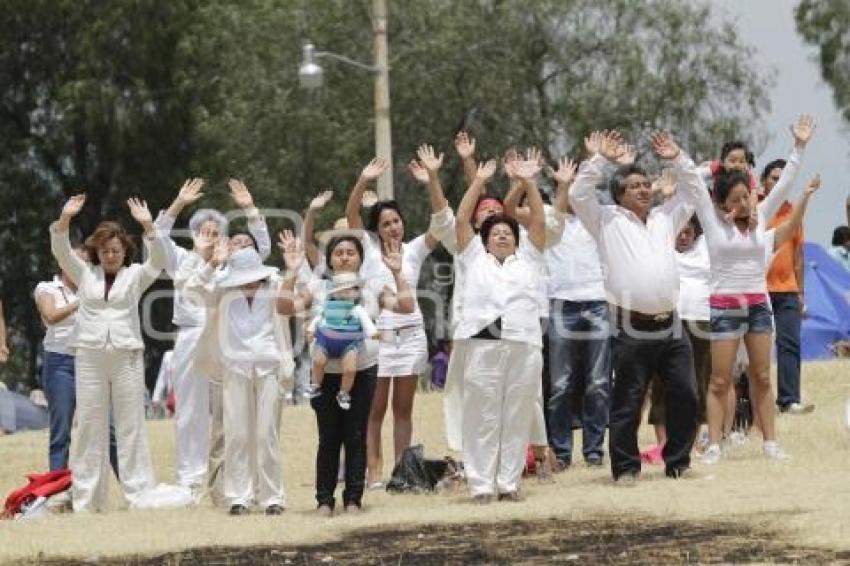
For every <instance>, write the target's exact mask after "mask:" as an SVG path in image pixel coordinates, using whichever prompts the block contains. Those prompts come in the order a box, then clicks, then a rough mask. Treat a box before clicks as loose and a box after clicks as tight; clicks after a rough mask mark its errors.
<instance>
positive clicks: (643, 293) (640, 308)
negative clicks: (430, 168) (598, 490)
mask: <svg viewBox="0 0 850 566" xmlns="http://www.w3.org/2000/svg"><path fill="white" fill-rule="evenodd" d="M651 141H652V146H653V149H654V150H655V152H656V154H657V155H658V156H659V157H660V158H661V159H664V160H667V161H668V162H670V165H671V166H672V168H673V170H674V174H675V176H676V178H677V180H678V183H677V184H678V187H677V188H678V189H679V190H677V191H676V193H675V194H674V195H673V196H672V197H671V198H670V199H668V200H667V201H666V202H665V203H664V204H662V205H660V206H657V207H654V208H653V207H652V183H651V182H650V181H649V177H648V175H647V173H646V172H645V171H644V170H643V169H641V168H640V167H637V166H635V165H634V164H633V163H629V162H630V161H632V159H630V158H629V151H628V149H627V147H626V145H625V144H624V142H623V140H622V137H621V136H620V134H619V133H618V132H607V133H605V134H600V133H594V134H592V135H591V136H590V137H589V138H587V139H586V140H585V145H586V148H587V150H588V152H589V153H590V154H591V155H592V157H591V159H590V160H589V161H587V162H585V163H584V164H583V165H582V166H581V168H580V170H579V173H578V176H577V177H576V180H575V183H574V184H573V187H572V190H571V191H570V204H571V205H572V207H573V210H574V211H575V214H576V216H577V217H578V218H579V220H580V221H581V223H582V224H583V225H584V227H585V228H586V229H587V231H588V232H589V233H590V235H591V236H592V237H593V239H594V240H595V241H596V244H597V246H598V249H599V257H600V260H601V261H602V263H603V265H604V266H605V268H606V272H607V277H606V278H605V290H606V293H607V295H608V297H609V299H610V301H611V302H612V303H613V305H614V306H613V307H612V308H614V309H615V312H616V313H617V327H616V329H615V330H614V332H613V335H614V336H613V340H614V346H613V347H614V360H615V361H614V364H613V365H614V389H613V392H612V400H611V412H610V418H609V455H610V458H611V471H612V474H613V476H614V480H615V481H624V482H628V483H632V482H634V481H635V480H636V479H637V478H638V476H639V474H640V452H639V450H638V442H637V430H638V426H639V423H640V413H641V407H642V405H643V400H644V397H645V395H646V389H647V386H648V384H649V380H650V379H651V378H652V376H653V375H654V374H657V375H658V376H659V377H660V378H661V380H662V382H663V383H664V386H665V395H666V399H665V401H666V406H667V414H666V421H667V422H666V425H667V430H668V441H667V443H666V444H665V445H664V450H663V452H662V455H663V457H664V463H665V467H666V470H665V471H666V474H667V476H668V477H673V478H678V477H681V475H682V474H683V473H684V472H685V471H686V470H687V469H688V468H689V467H690V452H691V448H692V446H693V442H694V437H695V436H696V424H697V391H696V378H695V376H694V362H693V355H692V351H691V345H690V342H689V341H688V338H687V336H686V335H685V334H684V332H683V331H682V328H681V322H680V321H679V317H678V315H677V314H676V300H677V296H678V291H679V275H678V271H677V267H676V256H675V247H674V242H675V240H676V236H677V235H678V233H679V231H681V229H682V228H683V227H684V226H685V224H686V223H687V221H688V219H689V218H690V217H691V215H692V213H693V209H692V208H691V207H690V206H689V203H688V201H687V200H686V199H687V198H688V197H689V196H690V193H691V192H692V190H693V188H692V187H689V188H690V190H685V185H692V186H697V185H699V186H700V187H702V190H705V188H704V186H703V185H702V181H701V179H700V176H699V173H698V171H697V169H696V167H695V166H694V164H693V162H692V161H691V160H690V159H689V158H688V157H687V156H686V155H684V153H683V152H681V151H680V150H679V148H678V146H676V144H675V143H673V141H672V139H671V138H670V137H669V134H666V133H659V134H655V135H654V136H653V137H652V140H651ZM609 165H619V168H618V169H617V170H616V171H615V172H614V176H613V178H612V179H611V181H610V183H609V188H610V190H611V195H612V197H613V199H614V202H615V203H617V204H615V205H601V204H599V201H598V200H597V197H596V186H597V185H598V184H599V183H600V182H601V181H602V180H603V178H604V176H605V173H606V168H608V166H609Z"/></svg>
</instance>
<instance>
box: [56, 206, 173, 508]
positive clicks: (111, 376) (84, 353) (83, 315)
mask: <svg viewBox="0 0 850 566" xmlns="http://www.w3.org/2000/svg"><path fill="white" fill-rule="evenodd" d="M85 200H86V197H85V195H84V194H79V195H75V196H73V197H71V198H70V199H69V200H68V202H67V203H66V204H65V206H64V207H63V209H62V214H61V215H60V217H59V220H58V221H56V222H54V223H53V224H52V225H51V226H50V245H51V249H52V251H53V255H54V257H55V258H56V260H57V261H58V262H59V266H60V267H61V268H62V270H63V271H65V272H66V273H68V275H69V276H70V277H71V278H72V279H73V280H74V281H75V282H76V283H77V296H78V299H79V307H78V309H77V316H76V321H75V322H74V330H73V333H72V337H71V340H70V342H69V346H70V347H71V348H72V349H74V351H75V354H76V358H75V370H76V390H77V391H76V393H77V422H78V426H77V429H76V433H75V438H74V441H73V442H72V443H71V445H72V449H71V464H70V468H71V471H72V473H73V476H74V485H73V489H72V498H73V504H74V510H75V511H90V510H94V511H99V510H102V509H104V507H105V506H106V502H107V499H108V489H107V488H108V484H107V475H108V474H107V473H106V470H107V469H108V466H109V410H110V406H111V407H112V414H113V418H114V419H115V429H116V436H117V444H118V462H119V470H120V480H121V485H122V487H123V488H124V496H125V497H126V499H127V501H128V502H129V503H130V505H133V504H134V503H136V502H138V499H139V496H140V495H141V494H142V493H143V492H144V491H145V490H146V489H149V488H151V487H153V485H154V477H153V468H152V466H151V460H150V450H149V448H148V440H147V433H146V431H145V427H144V419H145V406H144V387H145V385H144V360H143V358H142V352H143V350H144V343H143V342H142V333H141V328H140V324H139V300H140V298H141V296H142V293H144V291H145V290H146V289H147V288H148V287H149V286H150V285H151V284H152V283H153V282H154V281H155V280H156V278H157V277H158V276H159V273H160V271H161V270H162V268H163V264H164V262H165V252H164V248H163V244H162V242H161V240H160V239H159V238H158V237H157V233H156V229H155V228H154V225H153V219H152V218H151V214H150V212H149V211H148V207H147V204H146V203H145V202H144V201H140V200H137V199H129V200H128V201H127V204H128V206H129V207H130V214H131V215H132V216H133V218H134V219H135V220H136V222H138V223H139V224H141V226H142V228H143V229H144V241H145V245H146V247H147V249H148V254H149V255H148V258H147V260H146V261H145V263H143V264H138V263H130V262H131V259H132V257H133V255H134V253H135V246H134V244H133V242H132V240H131V239H130V237H129V236H128V235H127V233H126V232H125V231H124V229H123V227H122V226H121V225H120V224H118V223H116V222H101V223H100V224H99V225H98V227H97V228H96V229H95V231H94V233H93V234H92V235H91V236H89V237H88V238H87V239H86V242H85V245H86V249H87V250H88V253H89V258H90V261H91V263H88V264H87V263H85V262H84V261H83V260H82V259H80V258H79V257H78V256H77V255H76V254H75V253H74V252H73V250H72V248H71V242H70V241H69V239H68V230H69V227H70V224H71V219H72V218H73V217H75V216H76V215H77V214H79V212H80V210H81V209H82V208H83V205H84V204H85Z"/></svg>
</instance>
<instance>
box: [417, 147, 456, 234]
mask: <svg viewBox="0 0 850 566" xmlns="http://www.w3.org/2000/svg"><path fill="white" fill-rule="evenodd" d="M416 155H417V156H418V157H419V161H418V162H416V161H412V162H411V173H413V176H414V177H417V171H415V169H416V167H415V165H414V164H416V165H420V169H424V170H425V173H426V175H427V179H428V194H429V196H430V200H431V212H432V214H439V213H440V212H441V211H442V210H445V209H446V208H448V206H449V202H448V201H447V200H446V197H445V195H444V194H443V186H442V185H441V184H440V167H442V166H443V154H442V153H441V154H440V155H436V154H435V153H434V148H433V147H431V146H430V145H427V144H423V145H421V146H419V149H418V150H416ZM421 177H422V175H421V172H420V173H419V176H418V177H417V180H419V181H420V182H421ZM425 245H426V246H427V247H428V249H429V250H433V249H434V248H435V247H436V246H437V237H436V236H434V235H432V234H431V233H427V234H426V235H425Z"/></svg>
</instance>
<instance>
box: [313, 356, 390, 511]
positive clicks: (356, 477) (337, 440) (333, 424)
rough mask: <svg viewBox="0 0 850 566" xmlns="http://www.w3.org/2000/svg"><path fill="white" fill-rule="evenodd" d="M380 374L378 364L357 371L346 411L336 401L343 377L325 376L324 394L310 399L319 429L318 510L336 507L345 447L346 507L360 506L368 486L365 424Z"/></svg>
mask: <svg viewBox="0 0 850 566" xmlns="http://www.w3.org/2000/svg"><path fill="white" fill-rule="evenodd" d="M377 375H378V366H377V365H373V366H370V367H368V368H366V369H363V370H360V371H358V372H357V375H356V377H355V378H354V386H353V387H352V389H351V409H349V410H347V411H346V410H343V409H341V408H340V406H339V404H338V403H337V402H336V394H337V392H338V391H339V384H340V379H341V376H340V374H326V375H325V378H324V382H323V384H322V393H323V394H322V395H320V396H318V397H315V398H313V399H311V400H310V405H311V406H312V407H313V410H314V411H315V412H316V424H317V425H318V428H319V449H318V452H317V453H316V502H317V504H318V505H319V508H322V507H326V508H328V509H331V510H333V508H334V507H335V504H336V499H335V498H334V491H335V490H336V485H337V478H338V476H339V464H340V462H339V455H340V449H342V448H344V449H345V464H344V466H345V488H344V489H343V492H342V503H343V507H344V508H345V509H348V508H350V507H351V506H355V507H356V508H360V507H361V504H362V499H363V491H364V489H365V487H366V425H367V424H368V421H369V408H370V407H371V406H372V396H373V395H374V393H375V379H376V377H377Z"/></svg>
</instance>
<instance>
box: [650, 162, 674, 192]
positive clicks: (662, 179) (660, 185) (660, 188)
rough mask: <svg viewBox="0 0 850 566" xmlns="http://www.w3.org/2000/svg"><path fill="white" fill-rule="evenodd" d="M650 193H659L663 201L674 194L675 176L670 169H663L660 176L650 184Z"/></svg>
mask: <svg viewBox="0 0 850 566" xmlns="http://www.w3.org/2000/svg"><path fill="white" fill-rule="evenodd" d="M652 192H654V193H660V194H661V196H662V197H663V198H665V199H668V198H670V197H672V196H673V195H674V194H675V193H676V176H675V175H674V174H673V170H672V169H665V170H664V171H662V172H661V175H660V176H659V177H658V178H657V179H656V180H655V182H654V183H652Z"/></svg>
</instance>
